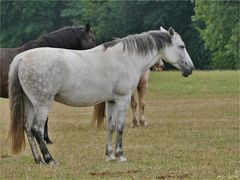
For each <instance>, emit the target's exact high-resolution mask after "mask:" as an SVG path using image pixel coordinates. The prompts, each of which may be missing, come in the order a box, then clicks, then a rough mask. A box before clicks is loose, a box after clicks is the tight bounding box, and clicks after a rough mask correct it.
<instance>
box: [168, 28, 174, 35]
mask: <svg viewBox="0 0 240 180" xmlns="http://www.w3.org/2000/svg"><path fill="white" fill-rule="evenodd" d="M168 33H169V34H170V36H173V35H174V29H173V28H172V27H170V28H169V29H168Z"/></svg>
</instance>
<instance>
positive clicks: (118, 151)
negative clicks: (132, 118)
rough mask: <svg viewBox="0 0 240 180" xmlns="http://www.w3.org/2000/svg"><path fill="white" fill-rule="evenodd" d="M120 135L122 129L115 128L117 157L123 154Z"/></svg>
mask: <svg viewBox="0 0 240 180" xmlns="http://www.w3.org/2000/svg"><path fill="white" fill-rule="evenodd" d="M122 135H123V129H119V130H117V137H116V148H115V150H116V156H117V157H120V156H123V149H122Z"/></svg>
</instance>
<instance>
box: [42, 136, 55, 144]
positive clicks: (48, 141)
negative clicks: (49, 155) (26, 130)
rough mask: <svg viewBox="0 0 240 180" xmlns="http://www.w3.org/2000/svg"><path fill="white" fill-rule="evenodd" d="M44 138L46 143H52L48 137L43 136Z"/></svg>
mask: <svg viewBox="0 0 240 180" xmlns="http://www.w3.org/2000/svg"><path fill="white" fill-rule="evenodd" d="M44 140H45V142H46V143H47V144H52V143H53V142H52V141H51V140H50V139H49V138H48V137H46V138H44Z"/></svg>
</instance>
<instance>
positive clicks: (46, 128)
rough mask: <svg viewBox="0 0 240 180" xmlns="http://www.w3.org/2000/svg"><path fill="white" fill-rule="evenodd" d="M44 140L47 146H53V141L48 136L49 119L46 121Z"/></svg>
mask: <svg viewBox="0 0 240 180" xmlns="http://www.w3.org/2000/svg"><path fill="white" fill-rule="evenodd" d="M44 140H45V142H46V143H47V144H52V143H53V142H52V141H51V139H49V136H48V118H47V121H46V123H45V126H44Z"/></svg>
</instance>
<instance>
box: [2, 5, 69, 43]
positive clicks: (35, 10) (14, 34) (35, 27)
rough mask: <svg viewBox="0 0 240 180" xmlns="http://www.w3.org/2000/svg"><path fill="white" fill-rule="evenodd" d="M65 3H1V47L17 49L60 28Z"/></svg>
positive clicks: (62, 22) (64, 21)
mask: <svg viewBox="0 0 240 180" xmlns="http://www.w3.org/2000/svg"><path fill="white" fill-rule="evenodd" d="M65 4H66V2H63V1H24V2H21V1H1V36H0V44H1V47H17V46H20V45H21V44H23V43H25V42H27V41H29V40H32V39H35V38H36V37H38V36H40V35H41V34H45V33H47V32H49V31H52V30H55V29H56V27H57V28H60V27H62V26H64V24H66V22H67V21H66V19H62V18H60V11H61V9H62V8H64V6H65Z"/></svg>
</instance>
